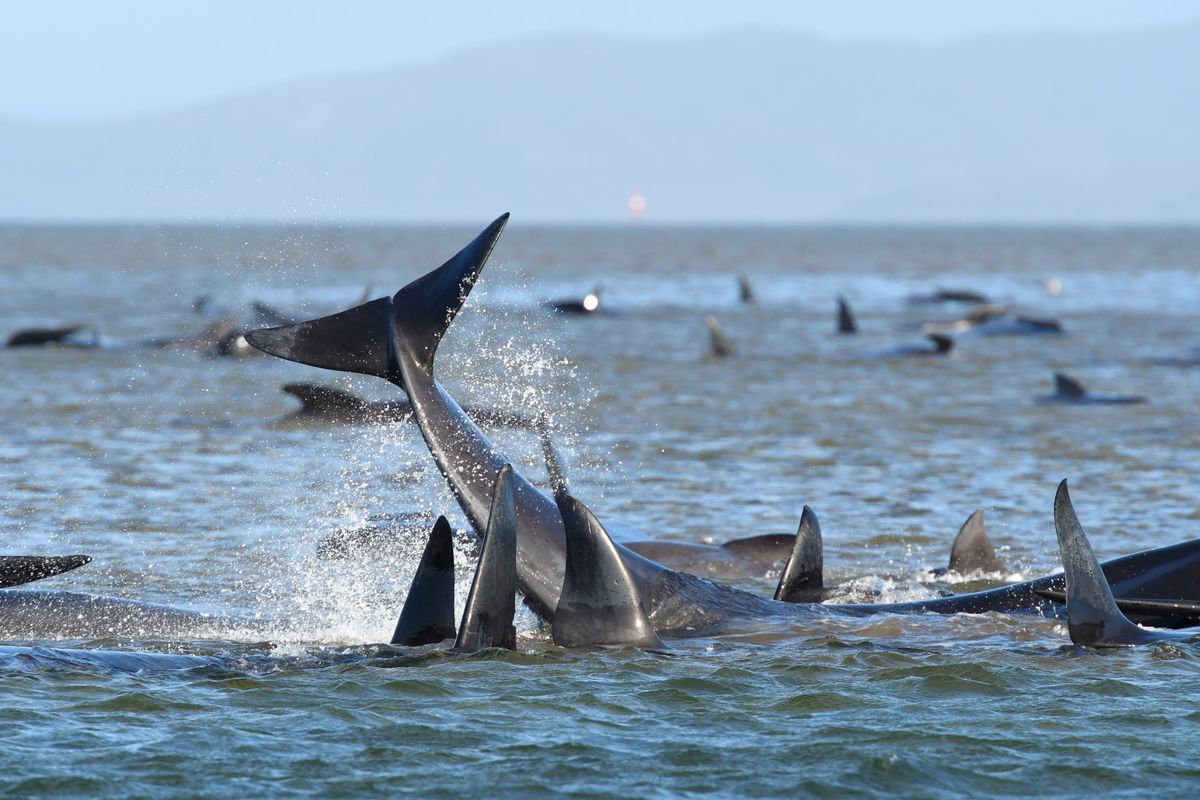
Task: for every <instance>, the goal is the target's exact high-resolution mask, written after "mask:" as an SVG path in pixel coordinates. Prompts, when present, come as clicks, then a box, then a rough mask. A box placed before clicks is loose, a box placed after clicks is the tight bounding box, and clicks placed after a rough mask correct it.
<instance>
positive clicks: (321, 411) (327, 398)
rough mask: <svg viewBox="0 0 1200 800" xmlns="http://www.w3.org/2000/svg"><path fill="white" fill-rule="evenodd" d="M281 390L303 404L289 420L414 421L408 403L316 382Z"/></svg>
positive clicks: (489, 420)
mask: <svg viewBox="0 0 1200 800" xmlns="http://www.w3.org/2000/svg"><path fill="white" fill-rule="evenodd" d="M280 391H282V392H283V393H284V394H289V395H291V396H292V397H295V398H296V399H297V400H299V401H300V409H299V410H298V411H295V412H293V413H292V414H290V415H288V416H287V417H285V418H284V419H285V420H288V419H319V420H323V421H326V422H341V423H350V424H376V425H384V424H388V423H393V422H412V421H414V417H413V410H412V405H411V404H410V403H409V402H408V401H407V400H387V401H371V400H364V399H362V398H361V397H359V396H358V395H355V394H351V393H350V392H346V391H342V390H341V389H335V388H333V387H331V386H319V385H317V384H315V383H286V384H284V385H283V387H282V388H281V390H280ZM464 410H465V411H466V414H467V416H469V417H470V418H471V419H473V420H475V422H477V423H479V424H481V425H491V426H494V427H500V428H523V429H528V430H532V429H533V428H534V427H535V425H534V421H533V420H532V419H530V418H529V417H526V416H523V415H521V414H515V413H511V412H507V411H493V410H491V409H486V408H471V407H468V408H466V409H464Z"/></svg>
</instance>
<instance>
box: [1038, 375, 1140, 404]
mask: <svg viewBox="0 0 1200 800" xmlns="http://www.w3.org/2000/svg"><path fill="white" fill-rule="evenodd" d="M1038 400H1039V402H1042V403H1063V404H1067V405H1076V406H1114V405H1116V406H1126V405H1136V404H1140V403H1145V402H1148V401H1147V399H1146V398H1145V397H1142V396H1141V395H1136V394H1105V393H1102V392H1089V391H1088V390H1087V389H1085V388H1084V386H1083V384H1082V383H1080V382H1079V381H1077V380H1075V379H1074V378H1072V377H1071V376H1070V375H1065V374H1063V373H1061V372H1056V373H1054V394H1051V395H1046V396H1044V397H1039V398H1038Z"/></svg>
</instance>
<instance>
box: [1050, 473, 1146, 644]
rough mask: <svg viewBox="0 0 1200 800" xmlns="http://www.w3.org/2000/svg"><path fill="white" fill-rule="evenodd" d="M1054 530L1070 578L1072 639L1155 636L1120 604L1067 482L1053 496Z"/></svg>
mask: <svg viewBox="0 0 1200 800" xmlns="http://www.w3.org/2000/svg"><path fill="white" fill-rule="evenodd" d="M1054 532H1055V534H1056V535H1057V536H1058V551H1059V555H1060V556H1061V557H1062V564H1063V573H1064V574H1065V575H1066V580H1067V627H1068V629H1069V630H1070V632H1071V641H1072V642H1074V643H1075V644H1084V645H1120V644H1138V643H1140V642H1145V641H1147V640H1148V639H1151V638H1155V637H1153V636H1152V635H1151V634H1149V632H1148V631H1146V630H1144V629H1143V628H1139V627H1138V626H1137V625H1134V624H1133V623H1132V622H1130V621H1129V618H1128V617H1126V616H1125V615H1124V614H1122V613H1121V610H1120V609H1119V608H1117V603H1116V601H1115V600H1113V594H1112V588H1111V587H1109V585H1108V579H1107V578H1105V577H1104V571H1103V570H1102V569H1101V568H1100V563H1099V562H1098V561H1097V560H1096V555H1095V553H1093V552H1092V546H1091V544H1090V543H1089V542H1088V540H1087V535H1086V534H1085V533H1084V532H1083V527H1082V526H1081V525H1080V524H1079V518H1078V517H1076V516H1075V509H1074V507H1073V506H1072V505H1071V496H1070V494H1068V492H1067V482H1066V481H1065V480H1064V481H1063V482H1062V483H1060V484H1059V485H1058V493H1057V494H1056V495H1055V496H1054Z"/></svg>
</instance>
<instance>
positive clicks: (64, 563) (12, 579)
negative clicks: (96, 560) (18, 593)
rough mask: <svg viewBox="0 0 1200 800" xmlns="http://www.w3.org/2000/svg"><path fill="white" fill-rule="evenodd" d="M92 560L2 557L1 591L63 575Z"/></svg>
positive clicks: (85, 557) (74, 557) (0, 557)
mask: <svg viewBox="0 0 1200 800" xmlns="http://www.w3.org/2000/svg"><path fill="white" fill-rule="evenodd" d="M91 560H92V557H91V556H0V589H7V588H8V587H10V586H20V585H21V584H24V583H31V582H33V581H40V580H41V579H42V578H50V577H53V576H54V575H61V574H62V573H64V572H70V571H71V570H73V569H77V568H79V567H82V566H83V565H84V564H86V563H88V562H89V561H91Z"/></svg>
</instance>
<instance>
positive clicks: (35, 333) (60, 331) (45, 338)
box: [8, 325, 84, 347]
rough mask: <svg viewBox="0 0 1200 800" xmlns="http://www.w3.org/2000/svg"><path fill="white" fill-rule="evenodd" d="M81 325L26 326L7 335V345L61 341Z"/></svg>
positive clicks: (16, 345)
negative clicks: (56, 326)
mask: <svg viewBox="0 0 1200 800" xmlns="http://www.w3.org/2000/svg"><path fill="white" fill-rule="evenodd" d="M83 328H84V326H83V325H68V326H66V327H63V328H28V329H26V330H23V331H17V332H16V333H14V334H13V335H12V336H10V337H8V346H9V347H29V346H36V345H41V344H54V343H57V342H61V341H62V340H63V339H66V338H67V337H68V336H71V335H72V334H75V333H79V331H81V330H83Z"/></svg>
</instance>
